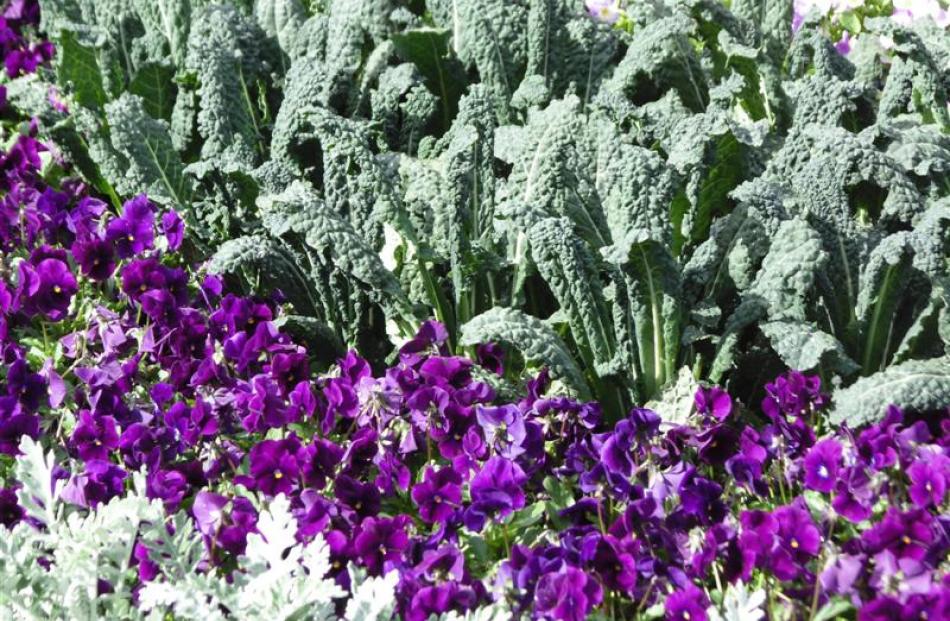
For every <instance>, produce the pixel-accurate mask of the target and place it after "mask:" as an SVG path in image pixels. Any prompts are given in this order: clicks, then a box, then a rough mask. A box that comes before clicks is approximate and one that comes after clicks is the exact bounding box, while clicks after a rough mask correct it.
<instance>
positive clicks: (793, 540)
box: [789, 539, 798, 550]
mask: <svg viewBox="0 0 950 621" xmlns="http://www.w3.org/2000/svg"><path fill="white" fill-rule="evenodd" d="M789 545H791V546H792V549H793V550H797V549H798V539H792V542H791V543H790V544H789Z"/></svg>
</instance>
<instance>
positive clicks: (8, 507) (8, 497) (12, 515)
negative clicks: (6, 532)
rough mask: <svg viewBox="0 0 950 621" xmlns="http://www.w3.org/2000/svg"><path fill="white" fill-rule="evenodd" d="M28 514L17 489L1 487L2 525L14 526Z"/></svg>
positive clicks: (0, 508)
mask: <svg viewBox="0 0 950 621" xmlns="http://www.w3.org/2000/svg"><path fill="white" fill-rule="evenodd" d="M25 515H26V512H25V511H23V507H21V506H20V504H19V502H18V501H17V497H16V490H15V489H13V488H11V487H0V526H5V527H7V528H13V527H14V526H16V525H17V524H18V523H19V521H20V520H22V519H23V517H24V516H25Z"/></svg>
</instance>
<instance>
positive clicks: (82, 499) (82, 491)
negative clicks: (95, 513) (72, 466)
mask: <svg viewBox="0 0 950 621" xmlns="http://www.w3.org/2000/svg"><path fill="white" fill-rule="evenodd" d="M127 477H128V474H127V473H126V472H125V470H123V469H122V468H119V467H118V466H115V465H113V464H111V463H109V462H107V461H102V460H99V459H96V460H93V461H89V462H86V468H85V470H84V471H83V472H81V473H79V474H73V476H72V477H71V478H70V479H69V482H68V483H67V484H66V486H65V487H64V488H63V491H62V492H61V496H62V498H63V500H65V501H67V502H71V503H72V504H74V505H79V506H80V507H86V508H93V509H94V508H95V507H97V506H98V505H100V504H102V503H104V502H108V501H109V500H111V499H112V498H114V497H115V496H118V495H119V494H121V493H122V492H123V490H124V488H125V483H124V482H125V479H126V478H127Z"/></svg>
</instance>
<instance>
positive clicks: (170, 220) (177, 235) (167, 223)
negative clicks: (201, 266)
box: [162, 209, 185, 250]
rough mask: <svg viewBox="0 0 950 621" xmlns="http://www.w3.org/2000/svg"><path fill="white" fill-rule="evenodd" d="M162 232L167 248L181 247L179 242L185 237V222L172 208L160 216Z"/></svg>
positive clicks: (175, 248) (176, 248)
mask: <svg viewBox="0 0 950 621" xmlns="http://www.w3.org/2000/svg"><path fill="white" fill-rule="evenodd" d="M162 233H164V235H165V239H166V240H167V241H168V249H169V250H178V249H179V248H181V242H182V241H183V240H184V238H185V223H184V222H182V219H181V217H180V216H179V215H178V212H176V211H175V210H174V209H172V210H169V211H168V212H166V213H165V214H164V215H163V216H162Z"/></svg>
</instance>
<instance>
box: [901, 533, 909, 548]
mask: <svg viewBox="0 0 950 621" xmlns="http://www.w3.org/2000/svg"><path fill="white" fill-rule="evenodd" d="M901 541H902V542H903V543H904V545H905V546H909V545H910V537H908V536H907V535H904V536H903V537H901Z"/></svg>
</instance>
